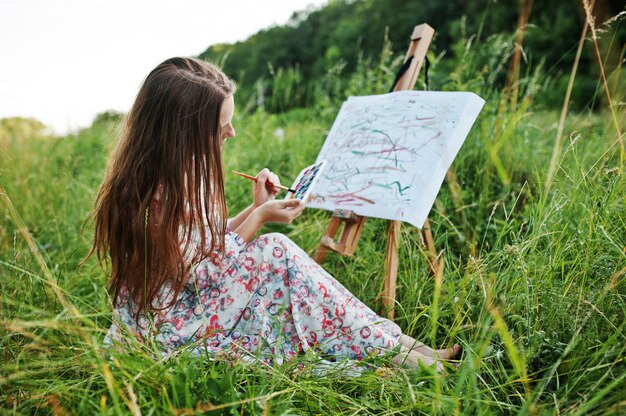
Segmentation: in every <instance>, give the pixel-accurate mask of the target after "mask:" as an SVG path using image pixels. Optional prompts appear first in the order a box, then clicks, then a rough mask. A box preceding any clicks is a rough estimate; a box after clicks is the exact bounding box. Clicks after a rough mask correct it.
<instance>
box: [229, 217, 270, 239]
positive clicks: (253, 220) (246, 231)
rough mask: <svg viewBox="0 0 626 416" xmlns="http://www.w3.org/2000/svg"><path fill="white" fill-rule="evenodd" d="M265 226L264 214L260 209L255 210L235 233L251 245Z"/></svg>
mask: <svg viewBox="0 0 626 416" xmlns="http://www.w3.org/2000/svg"><path fill="white" fill-rule="evenodd" d="M264 224H265V222H264V220H263V216H262V212H260V210H258V209H254V210H252V212H250V214H249V215H248V217H247V218H246V219H245V220H244V221H243V222H242V223H241V225H239V227H237V229H236V230H235V233H237V234H239V236H240V237H241V238H243V239H244V240H245V241H246V242H248V243H249V242H250V241H251V240H252V238H253V237H254V235H255V234H256V233H257V231H259V229H260V228H261V227H262V226H263V225H264Z"/></svg>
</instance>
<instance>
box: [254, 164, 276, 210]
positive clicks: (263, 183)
mask: <svg viewBox="0 0 626 416" xmlns="http://www.w3.org/2000/svg"><path fill="white" fill-rule="evenodd" d="M274 185H280V179H278V176H276V174H274V173H272V172H270V170H269V169H267V168H265V169H263V170H262V171H261V172H259V173H258V175H256V181H255V182H254V183H253V190H252V192H253V198H254V204H253V205H254V208H258V207H260V206H261V205H263V204H265V203H266V202H267V201H271V200H273V199H275V198H276V195H278V193H279V192H280V189H278V187H276V186H274Z"/></svg>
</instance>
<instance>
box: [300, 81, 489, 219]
mask: <svg viewBox="0 0 626 416" xmlns="http://www.w3.org/2000/svg"><path fill="white" fill-rule="evenodd" d="M484 103H485V101H484V100H483V99H482V98H480V97H479V96H477V95H476V94H473V93H469V92H431V91H400V92H394V93H390V94H383V95H374V96H363V97H350V98H349V99H348V100H347V101H346V102H344V103H343V105H342V107H341V110H340V111H339V114H338V116H337V118H336V119H335V122H334V124H333V126H332V128H331V130H330V132H329V134H328V137H327V138H326V141H325V143H324V146H323V147H322V150H321V151H320V154H319V156H318V159H317V160H318V161H321V160H323V159H326V160H328V165H327V166H326V168H325V170H324V172H323V174H322V175H321V177H320V178H319V180H318V182H317V183H316V185H315V189H314V191H313V194H314V195H315V198H314V200H313V202H311V203H310V204H309V206H310V207H313V208H321V209H327V210H334V209H336V208H342V209H349V210H353V211H354V212H356V213H357V214H359V215H364V216H367V217H376V218H385V219H392V220H400V221H405V222H408V223H410V224H413V225H415V226H417V227H419V228H421V227H422V225H423V224H424V221H425V220H426V218H427V216H428V213H429V212H430V209H431V208H432V205H433V203H434V201H435V198H436V196H437V193H438V192H439V188H440V187H441V184H442V182H443V179H444V177H445V174H446V171H447V170H448V168H449V167H450V165H451V164H452V161H453V160H454V157H455V156H456V154H457V153H458V151H459V149H460V148H461V145H462V144H463V141H464V140H465V138H466V137H467V135H468V133H469V131H470V128H471V127H472V125H473V123H474V121H475V120H476V118H477V117H478V114H479V112H480V110H481V109H482V107H483V105H484Z"/></svg>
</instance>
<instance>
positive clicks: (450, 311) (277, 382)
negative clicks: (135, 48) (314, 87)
mask: <svg viewBox="0 0 626 416" xmlns="http://www.w3.org/2000/svg"><path fill="white" fill-rule="evenodd" d="M498 45H499V46H498ZM457 47H458V48H460V49H463V50H466V51H467V53H466V54H461V55H460V56H464V58H463V59H461V60H460V61H459V62H458V63H457V67H456V69H455V70H454V71H453V72H452V74H451V75H450V76H449V77H448V76H443V74H442V72H441V71H442V68H441V66H439V65H438V63H439V61H440V59H441V57H435V56H431V58H432V60H433V62H434V65H433V67H432V74H431V76H432V80H433V83H435V85H434V88H436V89H449V90H473V91H476V92H478V93H480V94H481V95H482V96H483V97H484V98H486V99H487V104H486V106H485V108H484V110H483V112H482V114H481V116H480V118H479V119H478V121H477V123H476V125H475V126H474V127H473V129H472V132H471V133H470V135H469V137H468V138H467V140H466V142H465V144H464V145H463V147H462V149H461V151H460V153H459V155H458V157H457V158H456V160H455V162H454V165H453V167H454V175H453V176H449V180H448V182H447V184H445V185H444V186H443V188H442V190H441V192H440V193H439V196H438V198H437V201H436V203H435V206H434V208H433V211H432V213H431V216H430V221H431V226H432V228H433V233H434V236H435V238H436V241H435V244H436V246H437V248H438V250H442V251H443V254H444V259H445V269H444V275H443V280H442V281H440V282H435V280H434V279H432V278H430V277H429V276H428V265H427V262H426V259H427V255H426V253H425V249H424V247H423V245H422V244H421V242H420V236H419V233H418V232H417V230H416V229H414V228H412V227H409V226H403V228H402V235H401V239H400V265H399V270H398V285H399V290H398V299H397V306H396V316H397V318H396V321H397V322H398V323H399V324H400V326H401V327H402V329H403V330H404V331H405V332H406V333H408V334H410V335H412V336H414V337H416V338H418V339H421V340H423V341H424V342H426V343H430V344H432V345H434V346H438V347H440V346H445V345H450V344H452V343H454V342H458V343H461V344H462V346H463V356H462V363H461V365H460V367H459V368H458V369H454V368H451V367H450V368H447V374H445V375H440V374H436V373H434V372H432V371H431V370H430V369H424V368H422V369H417V370H410V369H397V368H393V367H391V366H390V365H389V361H388V360H386V359H378V360H375V361H371V362H370V363H369V364H370V365H371V368H373V369H374V370H373V371H368V372H365V373H363V374H362V375H361V376H360V377H347V376H345V374H342V373H341V372H336V373H333V371H332V370H328V372H327V374H325V375H320V374H319V373H316V372H315V369H316V368H317V363H316V357H314V356H309V355H307V356H305V357H303V358H302V361H301V363H296V362H289V363H286V364H284V365H282V366H280V367H275V368H268V367H265V366H259V365H251V364H247V363H243V362H242V363H235V364H230V363H226V362H222V361H219V360H212V359H210V357H205V358H202V359H197V358H193V357H190V356H189V354H188V353H187V352H186V351H184V350H183V351H181V352H180V353H179V354H176V355H175V356H173V357H171V358H170V359H167V360H160V359H155V358H153V355H152V351H151V350H150V349H149V348H148V347H146V346H141V345H139V344H131V345H130V346H129V348H128V350H127V351H124V352H123V353H120V352H114V351H113V352H105V351H104V350H103V349H102V346H101V344H102V338H103V335H104V332H105V331H106V329H107V328H108V326H109V325H110V323H111V310H110V299H109V298H108V297H107V295H106V293H105V289H104V287H105V284H106V276H105V275H104V273H103V272H102V271H101V270H100V269H99V268H98V267H97V266H96V265H95V264H94V261H90V262H89V263H88V264H87V265H86V266H83V267H82V268H78V267H77V266H78V262H79V261H80V260H81V259H82V257H83V256H84V255H85V254H86V253H87V251H88V247H89V245H90V242H91V241H90V239H91V233H92V231H91V229H90V228H89V227H88V228H87V230H86V232H85V234H84V235H81V232H80V231H81V225H82V223H83V221H84V219H85V218H86V216H87V213H88V211H89V209H90V207H91V204H92V201H93V197H94V194H95V191H96V188H97V186H98V184H99V183H100V181H101V179H102V174H103V171H104V165H105V160H106V155H107V152H108V149H109V148H110V146H111V143H112V141H113V139H114V136H115V131H116V124H117V121H116V119H115V118H111V117H102V118H100V119H98V120H97V121H96V122H95V123H94V125H93V126H92V127H91V128H89V129H85V130H82V131H80V132H78V133H76V134H73V135H69V136H66V137H60V138H56V137H22V138H20V139H19V140H17V141H13V142H11V143H9V142H3V143H2V152H1V153H0V172H1V175H2V176H1V177H0V178H1V179H0V181H1V182H0V183H1V185H2V189H1V190H0V192H1V193H2V201H3V203H2V205H0V221H1V224H2V226H1V227H0V273H1V276H2V277H1V279H0V292H1V293H0V308H1V309H0V313H1V316H0V357H1V359H0V391H1V393H0V406H2V410H3V411H4V412H5V413H8V414H11V413H43V414H49V413H53V414H64V413H69V412H71V413H78V414H93V413H102V414H111V413H114V414H118V413H131V414H140V413H142V414H150V413H154V414H161V413H172V414H192V413H203V412H208V413H212V414H424V413H427V414H492V413H533V414H534V413H541V414H544V413H546V414H561V413H568V414H611V413H614V414H617V413H620V412H623V411H624V409H625V408H626V402H625V401H624V397H625V393H626V365H625V363H624V357H626V335H625V334H626V331H625V328H624V322H625V311H626V299H625V294H626V284H625V276H626V253H625V248H626V200H625V191H626V187H625V175H624V165H623V162H622V161H621V160H620V154H619V146H617V145H616V142H615V135H614V131H615V126H614V125H613V120H614V118H613V116H612V115H610V114H608V113H604V112H599V113H581V114H572V113H568V114H567V116H566V117H565V120H564V122H563V126H562V128H563V137H564V140H563V144H562V149H561V151H560V152H559V154H558V157H557V158H556V163H555V169H554V174H553V178H552V179H551V182H552V183H551V186H550V188H549V191H548V192H544V190H545V184H546V180H547V178H548V171H549V166H550V161H551V158H552V148H553V143H554V137H555V133H556V131H557V129H558V128H559V123H558V120H559V115H558V114H556V113H552V112H548V111H543V110H541V102H540V100H538V98H540V97H541V95H542V94H543V93H544V92H545V88H546V86H549V85H550V84H549V83H548V81H547V79H546V78H545V76H544V75H545V74H543V73H542V68H541V67H538V68H536V70H535V71H534V72H531V73H526V74H522V76H521V78H520V81H519V86H520V89H519V97H520V99H519V104H518V105H517V106H516V109H515V110H511V108H510V107H509V106H507V105H503V104H502V102H503V101H506V100H505V99H504V98H503V96H502V93H501V91H498V90H495V89H493V87H492V86H491V85H492V83H493V80H494V79H495V78H497V77H503V76H504V75H505V73H504V71H506V65H505V64H503V63H506V62H508V58H509V56H510V53H512V51H513V49H514V48H513V43H512V39H511V38H507V37H505V36H496V37H492V38H490V39H486V40H482V41H481V43H479V44H476V43H473V42H472V40H471V38H470V39H462V40H461V41H460V43H459V45H457ZM486 51H499V52H495V53H492V54H491V56H492V57H491V60H488V61H487V62H488V66H487V68H482V67H481V68H478V67H477V66H478V65H479V64H480V62H484V61H480V59H479V57H480V56H481V54H483V53H486ZM401 60H402V57H401V56H394V55H393V54H392V53H391V52H390V49H389V48H388V47H387V46H386V47H385V49H384V50H383V53H382V54H381V59H380V61H379V62H363V61H362V62H361V63H360V66H359V69H358V70H357V71H356V73H355V75H353V76H352V77H349V78H345V79H344V78H342V77H341V67H340V66H339V67H337V68H334V69H333V70H332V71H331V72H329V75H328V77H327V80H326V81H325V83H324V84H320V85H319V86H318V88H319V89H318V92H317V93H318V94H319V95H320V97H321V98H324V100H323V101H319V102H318V105H317V106H316V107H314V108H309V109H301V110H295V111H291V112H288V113H280V114H267V113H264V112H262V111H255V112H247V113H246V112H244V113H238V114H237V115H236V118H235V124H236V126H237V131H238V136H237V139H236V140H235V141H232V142H229V144H228V145H227V148H226V149H225V154H226V156H225V157H226V160H225V164H226V170H227V171H229V170H230V169H234V168H236V169H237V170H242V171H247V172H255V171H257V170H259V169H261V168H262V167H265V166H269V167H271V168H272V169H273V170H275V171H276V172H279V173H280V174H281V176H282V177H283V178H284V181H288V180H289V179H288V178H293V177H294V176H295V174H296V173H297V172H298V171H299V170H300V169H301V168H302V167H303V166H305V165H307V164H310V163H311V162H312V161H313V160H314V159H315V157H316V155H317V153H318V151H319V149H320V148H321V145H322V143H323V141H324V138H325V135H326V133H327V131H328V129H329V128H330V126H331V124H332V120H333V118H334V116H335V114H336V111H337V109H338V105H339V103H340V102H341V99H342V97H343V96H344V95H345V94H348V93H349V94H363V93H372V92H384V90H385V84H386V81H387V80H390V79H391V78H392V77H391V74H393V71H394V69H395V67H397V65H398V63H399V62H400V61H401ZM481 65H482V64H481ZM276 76H277V77H283V78H280V79H279V81H280V80H281V79H282V81H280V82H278V81H276V82H277V84H276V85H274V87H275V89H274V91H283V95H282V98H276V100H278V101H276V102H275V104H276V105H285V106H289V100H291V99H292V98H291V97H296V98H293V99H297V97H298V95H297V94H298V91H299V90H298V86H297V85H298V82H299V81H298V75H297V73H293V72H291V73H290V72H284V73H283V72H281V73H280V74H279V73H278V72H277V74H276ZM283 81H284V82H283ZM281 83H282V84H281ZM294 94H295V95H294ZM280 100H282V101H280ZM616 111H617V112H618V114H616V119H617V120H625V119H626V115H625V114H624V109H623V107H621V109H620V107H617V108H616ZM621 128H622V129H623V125H622V126H621ZM250 149H254V151H251V150H250ZM226 187H227V197H228V202H229V207H230V210H231V212H237V211H238V210H240V209H242V208H243V207H245V206H246V205H247V204H248V203H249V201H250V199H249V198H250V189H249V188H250V184H249V183H248V182H247V181H243V180H240V179H239V178H237V177H234V176H229V177H227V183H226ZM327 220H328V213H325V212H320V211H314V210H308V211H306V212H305V213H304V215H303V216H302V218H301V219H300V220H299V221H298V222H297V223H295V224H293V225H272V226H269V227H267V229H266V231H270V230H271V231H280V232H284V233H287V234H288V235H289V236H290V237H291V238H292V239H293V240H294V241H296V242H297V243H298V244H299V245H301V246H302V247H304V248H305V249H306V250H307V251H308V252H309V253H312V252H313V251H314V249H315V248H316V245H317V243H318V242H319V240H320V237H321V235H322V232H323V229H324V228H325V226H326V223H327ZM385 230H386V223H385V222H384V221H382V220H376V219H369V220H368V221H367V224H366V227H365V231H364V234H363V237H362V238H361V240H360V242H359V247H358V250H357V253H356V255H355V256H354V257H351V258H346V257H339V256H336V255H329V257H328V258H327V261H326V263H325V267H326V268H327V269H328V270H329V271H330V272H331V273H332V274H333V275H335V276H336V277H337V278H338V279H339V280H340V281H341V282H342V283H343V284H344V285H346V286H347V287H348V289H350V290H351V291H352V292H353V293H354V294H355V295H357V296H358V297H359V298H360V299H362V300H363V301H365V302H366V303H367V304H368V305H370V306H372V307H373V308H378V307H379V301H380V299H379V296H378V295H379V293H380V291H381V289H382V278H381V277H382V275H383V273H384V264H383V263H384V254H383V253H384V248H385V243H386V242H385V235H386V232H385ZM435 293H437V298H438V300H437V302H434V294H435Z"/></svg>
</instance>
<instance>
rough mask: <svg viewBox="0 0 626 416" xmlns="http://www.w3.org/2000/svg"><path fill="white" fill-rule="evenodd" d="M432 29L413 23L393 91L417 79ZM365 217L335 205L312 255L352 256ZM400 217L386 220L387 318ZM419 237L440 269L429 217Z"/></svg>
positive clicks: (436, 271) (392, 307)
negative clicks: (404, 56)
mask: <svg viewBox="0 0 626 416" xmlns="http://www.w3.org/2000/svg"><path fill="white" fill-rule="evenodd" d="M434 34H435V30H434V29H433V28H432V27H430V26H429V25H427V24H425V23H424V24H421V25H419V26H415V28H414V29H413V34H412V35H411V44H410V45H409V50H408V52H407V55H406V58H405V63H406V62H409V59H411V57H412V60H411V61H410V66H409V67H408V69H407V70H406V71H405V72H404V74H402V76H401V77H400V78H399V79H398V81H397V83H396V86H395V88H394V89H393V91H401V90H412V89H413V87H414V86H415V82H416V81H417V77H418V75H419V72H420V69H421V68H422V63H423V62H424V60H425V59H426V53H427V52H428V47H429V46H430V43H431V41H432V39H433V35H434ZM365 219H366V217H363V216H360V215H357V214H355V213H354V212H353V211H350V210H343V209H336V210H335V211H334V212H333V215H332V217H331V219H330V223H329V224H328V227H327V228H326V232H325V233H324V236H323V237H322V240H321V241H320V245H319V247H318V248H317V251H316V252H315V254H314V256H313V258H314V259H315V261H317V262H318V263H319V264H321V263H322V262H323V261H324V258H325V257H326V254H327V253H328V251H329V250H332V251H335V252H337V253H339V254H343V255H346V256H351V255H353V254H354V251H355V250H356V245H357V242H358V240H359V237H360V236H361V232H362V231H363V225H364V224H365ZM342 224H343V226H344V227H343V231H342V233H341V236H340V237H339V239H338V240H335V236H336V235H337V233H338V231H339V229H340V228H341V225H342ZM400 224H401V223H400V221H389V222H388V224H387V252H386V256H385V281H384V283H383V292H382V294H381V297H382V309H383V313H386V314H387V317H388V318H389V319H393V318H394V314H395V301H396V280H397V276H398V241H399V239H400ZM421 233H422V239H423V241H424V244H425V245H426V247H427V249H428V252H427V253H428V262H429V265H430V270H431V273H432V274H433V275H439V274H440V273H443V261H440V260H439V258H438V257H437V251H436V249H435V243H434V241H433V235H432V232H431V230H430V223H429V221H428V220H426V222H425V223H424V226H423V227H422V230H421Z"/></svg>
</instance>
